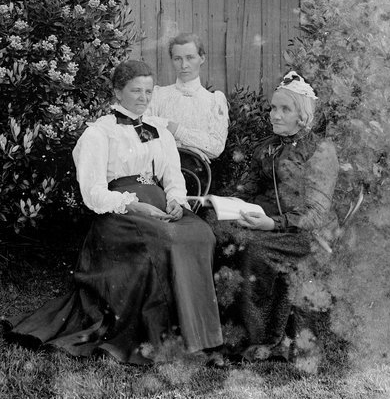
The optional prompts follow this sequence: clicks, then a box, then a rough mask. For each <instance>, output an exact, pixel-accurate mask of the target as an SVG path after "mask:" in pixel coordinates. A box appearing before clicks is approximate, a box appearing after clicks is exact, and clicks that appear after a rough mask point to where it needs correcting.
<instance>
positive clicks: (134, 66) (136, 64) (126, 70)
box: [111, 60, 153, 90]
mask: <svg viewBox="0 0 390 399" xmlns="http://www.w3.org/2000/svg"><path fill="white" fill-rule="evenodd" d="M138 76H152V77H153V71H152V69H151V68H150V66H149V65H148V64H146V63H145V62H143V61H136V60H127V61H122V62H121V63H120V64H119V65H118V66H117V67H116V68H115V70H114V73H113V74H112V78H111V81H112V86H113V88H114V89H118V90H122V89H123V88H124V87H125V86H126V85H127V83H128V82H129V81H130V80H133V79H134V78H137V77H138Z"/></svg>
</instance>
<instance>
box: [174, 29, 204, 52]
mask: <svg viewBox="0 0 390 399" xmlns="http://www.w3.org/2000/svg"><path fill="white" fill-rule="evenodd" d="M186 43H194V44H195V46H196V48H197V50H198V54H199V55H200V56H201V57H202V55H205V54H206V52H205V51H204V45H203V42H202V41H201V40H200V38H199V36H198V35H196V34H195V33H191V32H183V33H179V34H178V35H177V36H175V37H172V38H171V39H170V40H169V45H168V52H169V56H170V57H171V58H172V49H173V46H174V45H175V44H179V45H181V44H186Z"/></svg>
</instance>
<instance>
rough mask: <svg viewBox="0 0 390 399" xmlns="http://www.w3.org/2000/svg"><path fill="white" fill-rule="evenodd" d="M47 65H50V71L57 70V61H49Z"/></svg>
mask: <svg viewBox="0 0 390 399" xmlns="http://www.w3.org/2000/svg"><path fill="white" fill-rule="evenodd" d="M49 65H50V68H51V69H56V68H57V61H55V60H51V61H50V63H49Z"/></svg>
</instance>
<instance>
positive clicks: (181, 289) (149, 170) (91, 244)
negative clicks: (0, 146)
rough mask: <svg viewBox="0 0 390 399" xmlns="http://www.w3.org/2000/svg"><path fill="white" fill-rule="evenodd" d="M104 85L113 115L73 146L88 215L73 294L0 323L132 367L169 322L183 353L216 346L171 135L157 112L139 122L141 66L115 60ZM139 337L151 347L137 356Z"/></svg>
mask: <svg viewBox="0 0 390 399" xmlns="http://www.w3.org/2000/svg"><path fill="white" fill-rule="evenodd" d="M113 87H114V91H115V95H116V99H117V102H116V104H115V105H114V106H113V113H112V114H110V115H106V116H103V117H100V118H99V119H98V120H97V121H96V122H94V123H91V124H90V125H89V127H88V128H87V129H86V130H85V132H84V133H83V134H82V136H81V137H80V139H79V140H78V142H77V145H76V147H75V149H74V151H73V156H74V161H75V164H76V169H77V179H78V181H79V184H80V189H81V193H82V196H83V200H84V202H85V204H86V206H87V207H88V208H90V209H91V210H92V211H94V212H95V214H96V215H95V219H94V221H93V223H92V226H91V228H90V230H89V233H88V235H87V237H86V240H85V242H84V245H83V248H82V250H81V253H80V257H79V263H78V266H77V270H76V272H75V274H74V276H75V285H76V287H75V290H74V291H73V292H71V293H69V294H68V295H66V296H65V297H61V298H57V299H55V300H53V301H50V302H48V303H47V304H46V305H44V306H43V307H42V308H41V309H39V310H38V311H37V312H35V313H32V314H30V315H21V316H19V317H16V318H14V319H12V320H8V321H7V322H6V325H7V327H8V330H10V331H9V332H8V334H7V336H8V338H10V339H15V340H17V341H19V342H24V343H27V344H30V345H32V346H35V347H47V346H50V347H55V348H59V349H62V350H65V351H66V352H68V353H70V354H72V355H75V356H89V355H92V354H94V353H99V352H103V353H108V354H110V355H112V356H114V357H115V358H116V359H118V360H119V361H121V362H129V363H135V364H147V363H151V362H153V361H154V359H156V356H157V357H158V348H159V347H160V345H161V343H162V340H163V338H164V337H165V336H167V335H169V334H170V333H172V330H174V326H175V325H176V326H177V325H178V326H179V331H180V334H181V336H182V337H183V340H184V344H185V346H186V348H187V350H188V351H189V352H195V351H199V350H203V349H205V348H213V347H216V346H219V345H221V343H222V334H221V327H220V322H219V314H218V307H217V301H216V296H215V291H214V285H213V279H212V271H211V264H212V259H213V251H214V244H215V237H214V235H213V233H212V231H211V229H210V227H209V226H208V225H207V223H205V222H204V221H202V220H201V219H200V218H199V217H197V216H196V215H194V214H193V213H192V212H191V211H189V210H188V209H187V207H188V205H187V203H186V201H185V196H186V188H185V182H184V178H183V176H182V174H181V170H180V160H179V154H178V151H177V148H176V146H175V141H174V138H173V136H172V134H171V133H170V132H169V131H168V130H167V129H166V128H164V126H163V125H162V123H161V121H160V120H159V118H156V117H144V118H142V114H143V112H144V111H145V109H146V107H147V105H148V104H149V101H150V98H151V95H152V90H153V77H152V73H151V70H150V68H149V67H148V65H146V64H145V63H143V62H139V61H125V62H122V63H121V64H120V65H119V66H118V67H117V68H116V69H115V72H114V74H113ZM145 343H149V344H151V345H148V346H147V347H148V348H149V349H148V351H147V353H145V351H143V350H142V345H143V346H144V347H145V345H144V344H145ZM141 344H142V345H141Z"/></svg>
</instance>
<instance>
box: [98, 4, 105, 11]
mask: <svg viewBox="0 0 390 399" xmlns="http://www.w3.org/2000/svg"><path fill="white" fill-rule="evenodd" d="M99 10H100V11H107V6H105V5H104V4H100V6H99Z"/></svg>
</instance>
